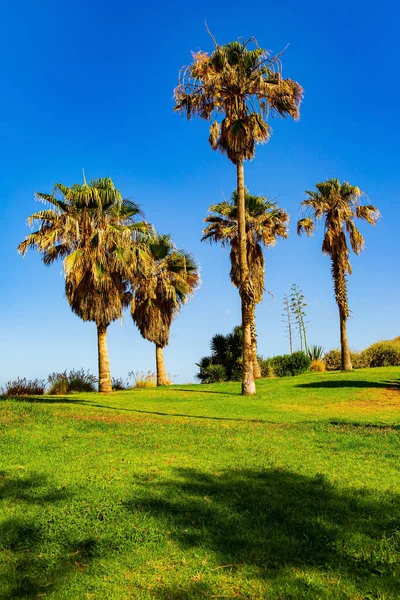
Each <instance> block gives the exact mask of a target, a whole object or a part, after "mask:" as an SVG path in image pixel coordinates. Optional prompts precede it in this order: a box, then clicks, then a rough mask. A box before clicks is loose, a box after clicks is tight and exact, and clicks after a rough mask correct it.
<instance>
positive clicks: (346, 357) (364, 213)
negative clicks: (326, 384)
mask: <svg viewBox="0 0 400 600" xmlns="http://www.w3.org/2000/svg"><path fill="white" fill-rule="evenodd" d="M315 187H316V188H317V191H306V194H307V196H308V198H307V199H306V200H304V201H303V202H302V203H301V206H302V207H303V211H304V212H305V216H304V218H302V219H300V221H299V222H298V224H297V233H298V234H301V233H303V232H305V233H306V234H307V235H308V236H311V235H312V233H313V231H314V230H315V224H316V222H317V221H318V220H319V219H322V218H323V219H324V225H325V235H324V239H323V242H322V252H323V253H324V254H326V255H328V256H330V258H331V263H332V278H333V283H334V290H335V298H336V302H337V305H338V308H339V318H340V344H341V352H342V369H344V370H349V369H351V368H352V365H351V359H350V352H349V344H348V340H347V319H348V317H349V312H350V311H349V306H348V299H347V275H348V274H349V275H351V272H352V269H351V265H350V261H349V255H350V250H349V246H348V240H349V241H350V246H351V248H352V249H353V251H354V252H355V253H356V254H357V255H358V254H360V252H361V251H362V250H363V249H364V238H363V236H362V235H361V233H360V232H359V230H358V229H357V227H356V226H355V224H354V219H355V218H357V219H363V220H364V221H367V223H369V224H370V225H375V224H376V222H377V220H378V219H379V217H380V213H379V211H378V209H377V208H376V207H375V206H373V205H372V204H367V205H360V198H361V196H363V195H364V194H363V192H362V191H361V190H360V189H359V188H358V187H356V186H354V185H351V184H350V183H347V182H344V183H340V181H339V180H338V179H328V180H327V181H324V182H321V183H317V185H316V186H315ZM346 233H347V235H346Z"/></svg>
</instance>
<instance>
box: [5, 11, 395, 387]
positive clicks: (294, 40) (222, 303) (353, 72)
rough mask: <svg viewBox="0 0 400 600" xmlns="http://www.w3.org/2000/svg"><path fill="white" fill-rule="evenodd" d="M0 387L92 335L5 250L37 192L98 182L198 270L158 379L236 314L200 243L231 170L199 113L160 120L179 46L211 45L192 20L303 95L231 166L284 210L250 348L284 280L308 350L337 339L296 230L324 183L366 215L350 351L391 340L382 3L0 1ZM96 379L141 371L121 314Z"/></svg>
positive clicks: (390, 38)
mask: <svg viewBox="0 0 400 600" xmlns="http://www.w3.org/2000/svg"><path fill="white" fill-rule="evenodd" d="M1 16H2V35H1V36H0V45H1V46H2V47H1V55H2V57H3V60H2V93H1V96H0V105H1V111H0V114H1V117H0V119H1V128H0V132H1V134H0V135H1V145H0V153H1V164H2V186H1V190H2V192H1V195H2V197H1V204H0V211H1V222H2V236H1V256H2V258H3V260H2V293H1V295H0V309H1V315H2V335H1V338H0V355H1V365H0V383H2V382H4V381H5V380H7V379H9V378H13V377H16V376H17V375H20V376H27V377H36V376H38V377H46V376H47V374H48V373H49V372H52V371H56V370H64V369H66V368H71V367H77V368H80V367H85V368H90V369H91V370H92V371H93V372H96V367H97V354H96V352H97V351H96V331H95V325H94V324H92V323H83V322H82V321H81V320H80V319H79V318H78V317H76V316H75V315H73V314H72V313H71V311H70V309H69V307H68V304H67V302H66V300H65V298H64V289H63V287H64V286H63V278H62V274H61V270H62V267H61V264H60V265H55V266H53V267H51V268H47V267H45V266H44V265H43V264H42V263H41V261H40V258H39V256H38V255H37V254H35V253H33V252H31V253H30V254H29V255H27V257H26V258H25V259H22V258H21V257H20V256H19V255H18V254H17V251H16V247H17V245H18V243H19V242H20V241H21V240H22V239H23V238H24V237H25V235H26V234H27V233H28V231H29V230H28V228H27V226H26V218H27V217H28V215H29V214H31V213H32V212H34V210H35V209H36V203H35V202H34V198H33V194H34V191H42V192H49V191H51V190H52V187H53V185H54V183H55V182H62V183H64V184H67V185H70V184H72V183H74V182H76V181H80V180H81V170H82V167H84V168H85V171H86V176H87V178H88V179H91V178H96V177H104V176H109V177H111V178H112V179H113V180H114V182H115V184H116V186H117V187H118V188H119V189H120V190H121V192H122V193H123V195H124V196H125V197H131V198H132V199H133V200H135V201H136V202H138V203H139V204H140V205H141V206H142V208H143V210H144V211H145V213H146V217H147V219H148V220H149V221H151V222H152V223H154V225H155V226H156V227H157V229H158V230H159V231H162V232H166V233H170V234H171V235H172V236H173V238H174V239H175V241H176V243H177V244H178V246H180V247H184V248H186V249H187V250H189V251H191V252H193V253H194V254H195V255H196V256H197V258H198V260H199V261H200V263H201V267H202V286H201V289H200V290H199V291H198V293H197V294H196V296H195V297H194V298H193V299H192V300H191V302H190V303H189V304H188V305H187V306H185V307H184V309H183V310H182V313H181V315H180V316H179V318H178V319H177V320H176V322H175V323H174V325H173V328H172V335H171V340H170V345H169V347H168V348H167V350H166V352H165V355H166V362H167V369H168V371H169V372H170V373H171V374H173V375H177V376H178V379H177V380H178V381H181V382H184V381H190V380H193V376H194V373H195V371H196V367H195V362H196V361H197V360H198V359H199V358H200V357H201V356H203V355H205V354H207V353H208V346H209V340H210V338H211V336H212V335H213V334H214V333H216V332H220V333H227V332H228V331H230V330H231V329H232V327H233V326H234V325H236V324H238V322H239V318H240V309H239V298H238V294H237V291H236V290H235V289H234V288H233V287H232V286H231V284H230V281H229V259H228V253H227V252H226V251H223V250H221V249H219V248H217V247H214V246H213V247H210V246H207V245H205V244H201V243H200V237H201V230H202V226H203V225H202V220H203V218H204V216H205V215H206V212H207V207H208V206H209V204H211V203H215V202H218V201H219V200H220V199H221V198H222V194H224V195H225V196H230V194H231V192H232V190H233V188H234V187H235V168H234V166H233V165H232V164H231V163H229V162H228V160H227V159H226V158H225V157H223V156H222V155H219V154H217V153H215V152H213V151H212V150H211V148H210V147H209V145H208V141H207V138H208V126H207V123H206V122H204V121H198V122H196V121H192V122H187V121H186V120H185V119H183V118H182V117H180V116H178V115H176V114H174V113H173V110H172V109H173V99H172V92H173V88H174V86H175V85H176V81H177V73H178V70H179V68H180V67H181V66H182V65H184V64H188V63H189V62H190V60H191V55H190V52H191V51H192V50H193V51H196V50H198V49H203V50H211V47H212V45H211V41H210V39H209V38H208V35H207V33H206V30H205V27H204V20H205V19H207V22H208V25H209V27H210V29H211V31H212V32H213V34H214V35H215V37H216V38H217V40H218V41H219V42H220V43H226V42H228V41H231V40H233V39H236V38H237V37H239V36H243V37H245V38H248V37H250V36H251V35H254V36H255V37H256V38H257V39H258V41H259V43H260V45H261V46H263V47H266V48H269V49H271V50H272V51H275V52H276V51H279V50H281V49H282V48H283V47H285V46H286V44H287V43H290V46H289V48H288V49H287V51H286V53H285V55H284V57H283V74H284V76H287V77H291V78H292V79H295V80H297V81H299V82H300V83H301V84H302V85H303V87H304V89H305V96H304V102H303V106H302V116H301V120H300V122H298V123H294V122H293V121H291V120H286V121H284V120H280V119H274V120H273V121H272V123H271V125H272V127H273V135H272V138H271V140H270V142H269V143H268V144H267V145H264V146H261V147H259V148H258V149H257V153H256V158H255V160H254V161H253V162H251V163H248V164H246V184H247V186H248V188H249V190H250V191H251V192H252V193H254V194H260V195H267V196H269V197H272V198H276V199H277V201H278V202H279V204H280V205H281V206H282V207H284V208H285V209H286V210H288V211H289V213H290V215H291V234H290V238H289V239H288V240H286V241H280V242H279V243H278V245H277V246H276V247H275V248H273V249H271V250H268V251H267V252H266V263H267V268H266V288H267V289H268V290H270V291H271V293H272V295H267V294H266V295H265V299H264V302H263V303H262V304H261V305H260V306H259V307H258V309H257V322H258V334H259V351H260V353H261V354H263V355H265V356H269V355H272V354H278V353H283V352H286V351H287V349H288V342H287V339H286V338H285V333H284V325H283V323H282V322H281V319H282V317H281V313H282V296H283V294H284V293H285V292H287V291H289V289H290V286H291V284H292V283H293V282H296V283H297V284H298V285H299V286H300V287H301V288H302V290H303V291H304V294H305V296H306V299H307V301H308V320H309V334H308V337H309V340H310V342H311V343H315V344H321V345H323V346H324V348H325V349H329V348H331V347H335V346H337V345H338V342H339V326H338V318H337V309H336V305H335V302H334V298H333V290H332V283H331V278H330V264H329V259H328V258H327V257H324V256H323V255H322V254H321V250H320V248H321V238H322V231H321V230H320V231H319V232H318V234H317V235H315V236H314V238H312V239H305V238H298V237H297V236H296V233H295V224H296V220H297V218H298V208H299V203H300V202H301V200H302V199H304V190H305V189H307V188H308V189H310V188H312V187H313V186H314V184H315V183H316V182H318V181H321V180H324V179H326V178H329V177H338V178H339V179H342V180H348V181H350V182H351V183H353V184H354V185H358V186H359V187H360V188H361V189H362V190H364V191H365V192H366V193H367V194H368V196H369V198H370V201H371V202H372V203H373V204H376V205H377V206H378V207H379V209H380V210H381V212H382V219H381V221H380V222H379V224H378V226H377V227H376V228H372V227H370V226H368V225H366V226H361V230H362V232H363V233H364V234H365V236H366V248H365V251H364V253H363V254H362V255H361V256H360V257H354V259H353V260H352V264H353V269H354V271H353V275H352V276H351V278H350V281H349V301H350V308H351V309H352V311H353V315H352V319H351V320H350V322H349V339H350V344H351V346H352V347H353V348H355V349H362V348H363V347H365V346H366V345H368V344H370V343H371V342H373V341H375V340H378V339H382V338H386V339H387V338H392V337H394V336H396V335H400V316H399V296H400V282H399V274H398V273H399V271H398V269H399V258H400V256H399V254H400V252H399V243H398V236H399V206H400V204H399V195H400V194H399V179H400V175H399V164H400V160H399V158H400V156H399V143H398V140H399V125H398V114H399V95H400V81H399V79H398V77H397V71H398V63H399V58H400V51H399V45H398V30H399V26H400V18H399V16H400V9H399V5H398V4H397V3H395V2H391V1H384V2H381V3H380V5H379V10H376V4H372V2H358V1H353V2H351V3H349V2H344V1H342V0H340V1H336V2H325V3H322V2H307V1H305V2H294V1H292V0H289V1H288V2H286V3H284V4H277V3H274V4H272V5H271V6H268V7H267V8H264V6H257V5H252V6H251V7H250V5H249V9H248V10H247V6H246V5H244V4H243V3H242V2H237V1H232V2H219V3H215V2H208V1H205V2H202V3H200V4H198V3H188V2H180V1H178V2H173V3H165V2H155V3H146V4H143V5H141V6H138V5H135V3H132V2H128V1H118V0H116V1H114V2H112V3H111V2H101V1H100V2H99V1H97V2H94V1H93V2H87V1H80V2H77V1H76V0H70V1H69V2H68V3H66V2H60V1H55V0H52V1H44V0H38V2H35V3H32V2H30V1H29V2H28V1H26V0H22V1H19V2H11V1H6V2H3V4H2V9H1ZM108 338H109V353H110V361H111V368H112V374H113V375H115V376H123V377H124V376H126V374H127V373H128V371H130V370H133V371H140V370H141V371H147V370H149V369H153V368H154V349H153V346H152V344H150V343H149V342H146V341H145V340H143V339H142V338H141V337H140V335H139V334H138V332H137V330H136V329H135V328H134V326H133V324H132V322H131V319H130V316H129V314H127V315H126V317H125V319H124V321H123V322H122V323H120V322H116V323H113V324H112V325H111V326H110V328H109V336H108Z"/></svg>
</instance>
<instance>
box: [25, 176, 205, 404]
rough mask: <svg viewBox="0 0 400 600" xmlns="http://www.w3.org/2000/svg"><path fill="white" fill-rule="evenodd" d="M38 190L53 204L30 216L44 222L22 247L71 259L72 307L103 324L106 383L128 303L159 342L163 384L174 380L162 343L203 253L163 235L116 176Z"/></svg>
mask: <svg viewBox="0 0 400 600" xmlns="http://www.w3.org/2000/svg"><path fill="white" fill-rule="evenodd" d="M36 198H37V199H38V200H40V201H42V202H44V203H45V204H47V205H48V206H50V208H46V209H45V210H40V211H38V212H36V213H34V214H33V215H31V216H30V217H29V219H28V223H29V224H30V225H34V224H38V228H37V230H36V231H34V232H33V233H30V234H29V235H28V236H27V237H26V238H25V240H24V241H23V242H21V244H20V245H19V246H18V250H19V252H21V253H22V254H23V255H24V254H26V252H27V251H28V249H29V248H36V249H37V250H38V251H39V252H40V253H41V254H42V259H43V262H44V264H46V265H50V264H51V263H53V262H54V261H56V260H57V259H63V266H64V274H65V295H66V297H67V300H68V302H69V304H70V306H71V309H72V311H73V312H74V313H75V314H77V315H78V316H79V317H80V318H81V319H82V320H83V321H93V322H95V323H96V326H97V340H98V365H99V391H100V392H105V393H109V392H111V391H112V383H111V372H110V363H109V358H108V351H107V341H106V335H107V328H108V326H109V325H110V323H111V322H112V321H115V320H116V319H119V318H121V317H122V315H123V311H124V309H126V308H128V307H130V309H131V314H132V317H133V320H134V322H135V323H136V325H137V326H138V328H139V330H140V332H141V334H142V335H143V337H144V338H145V339H147V340H149V341H151V342H154V343H155V345H156V355H157V362H156V366H157V383H158V385H165V384H167V383H168V380H167V377H166V374H165V367H164V363H163V360H162V348H164V347H165V346H166V345H167V344H168V339H169V330H170V327H171V324H172V321H173V319H174V318H175V316H176V315H177V314H178V312H179V310H180V308H181V306H182V305H183V304H185V303H186V302H187V300H188V299H189V297H190V296H191V295H192V294H193V293H194V291H195V290H196V288H197V287H198V285H199V282H200V278H199V268H198V265H197V263H196V261H195V259H194V258H193V257H192V256H191V255H190V254H188V253H187V252H185V251H183V250H179V249H177V248H176V247H175V245H174V243H173V241H172V240H171V239H170V238H169V237H168V236H160V235H158V234H157V233H156V232H155V230H154V228H153V227H152V226H151V225H149V224H148V223H146V222H145V221H144V220H143V213H142V212H141V210H140V208H139V206H138V205H137V204H135V203H134V202H131V201H130V200H126V199H123V198H122V196H121V193H120V192H119V190H117V189H116V188H115V186H114V183H113V182H112V180H111V179H109V178H104V179H96V180H93V181H91V182H90V183H87V182H86V180H85V181H84V183H83V184H75V185H73V186H71V187H66V186H64V185H62V184H59V183H58V184H56V185H55V189H54V193H53V194H44V193H37V194H36ZM138 217H140V218H141V219H142V220H137V219H138Z"/></svg>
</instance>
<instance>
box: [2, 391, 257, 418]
mask: <svg viewBox="0 0 400 600" xmlns="http://www.w3.org/2000/svg"><path fill="white" fill-rule="evenodd" d="M218 393H219V392H218ZM3 399H5V398H4V397H3ZM7 400H12V401H13V402H28V403H33V404H74V405H75V406H87V407H92V408H102V409H106V410H117V411H121V412H130V413H137V414H144V415H156V416H161V417H185V418H187V419H207V420H210V421H239V422H242V423H268V422H269V421H266V420H264V419H242V418H240V417H211V416H208V415H188V414H186V413H172V412H161V411H156V410H141V409H139V408H123V407H122V406H109V405H107V404H97V403H94V402H90V400H83V399H81V398H69V397H62V396H52V397H49V396H20V397H15V398H7Z"/></svg>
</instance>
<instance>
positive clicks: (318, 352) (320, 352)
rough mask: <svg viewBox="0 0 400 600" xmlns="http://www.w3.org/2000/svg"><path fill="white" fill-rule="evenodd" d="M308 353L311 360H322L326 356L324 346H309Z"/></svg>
mask: <svg viewBox="0 0 400 600" xmlns="http://www.w3.org/2000/svg"><path fill="white" fill-rule="evenodd" d="M307 354H308V356H309V357H310V358H311V360H322V359H323V357H324V349H323V347H322V346H316V345H314V346H308V348H307Z"/></svg>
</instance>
